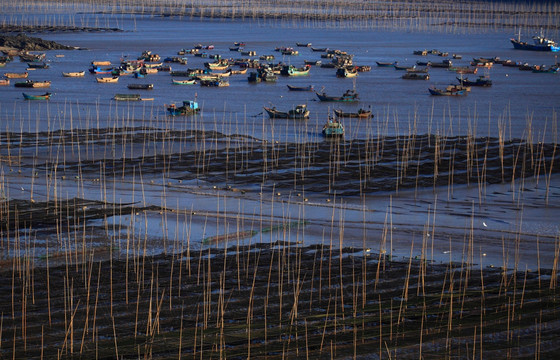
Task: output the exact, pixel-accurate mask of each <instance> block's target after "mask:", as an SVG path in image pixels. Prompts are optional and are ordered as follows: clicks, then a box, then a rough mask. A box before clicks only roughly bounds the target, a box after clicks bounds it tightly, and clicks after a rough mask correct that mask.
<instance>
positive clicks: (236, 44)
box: [233, 41, 245, 46]
mask: <svg viewBox="0 0 560 360" xmlns="http://www.w3.org/2000/svg"><path fill="white" fill-rule="evenodd" d="M233 45H234V46H245V43H244V42H241V41H236V42H234V43H233Z"/></svg>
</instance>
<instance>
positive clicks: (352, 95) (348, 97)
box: [315, 90, 358, 102]
mask: <svg viewBox="0 0 560 360" xmlns="http://www.w3.org/2000/svg"><path fill="white" fill-rule="evenodd" d="M315 94H317V97H318V98H319V100H320V101H341V102H355V101H358V93H356V92H355V91H354V90H347V91H346V92H345V93H344V94H342V96H327V94H325V93H324V92H323V93H322V94H319V93H318V92H315Z"/></svg>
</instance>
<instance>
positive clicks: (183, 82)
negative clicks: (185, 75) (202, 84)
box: [171, 79, 196, 85]
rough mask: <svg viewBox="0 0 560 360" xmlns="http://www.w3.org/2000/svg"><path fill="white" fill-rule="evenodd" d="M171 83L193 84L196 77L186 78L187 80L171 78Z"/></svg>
mask: <svg viewBox="0 0 560 360" xmlns="http://www.w3.org/2000/svg"><path fill="white" fill-rule="evenodd" d="M171 81H172V83H173V85H195V84H196V79H187V80H176V79H171Z"/></svg>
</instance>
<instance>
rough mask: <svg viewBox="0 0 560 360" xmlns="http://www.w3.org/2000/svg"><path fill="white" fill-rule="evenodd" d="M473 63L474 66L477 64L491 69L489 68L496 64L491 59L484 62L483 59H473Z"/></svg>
mask: <svg viewBox="0 0 560 360" xmlns="http://www.w3.org/2000/svg"><path fill="white" fill-rule="evenodd" d="M471 65H472V66H476V67H483V68H487V69H489V68H491V67H492V66H494V63H493V62H491V61H487V62H482V61H479V62H475V61H472V62H471Z"/></svg>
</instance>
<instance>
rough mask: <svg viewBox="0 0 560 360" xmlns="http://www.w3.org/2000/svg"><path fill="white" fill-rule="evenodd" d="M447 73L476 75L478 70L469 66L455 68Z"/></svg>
mask: <svg viewBox="0 0 560 360" xmlns="http://www.w3.org/2000/svg"><path fill="white" fill-rule="evenodd" d="M449 71H455V72H456V73H457V74H476V73H477V72H478V68H476V67H470V66H457V67H451V68H449Z"/></svg>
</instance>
